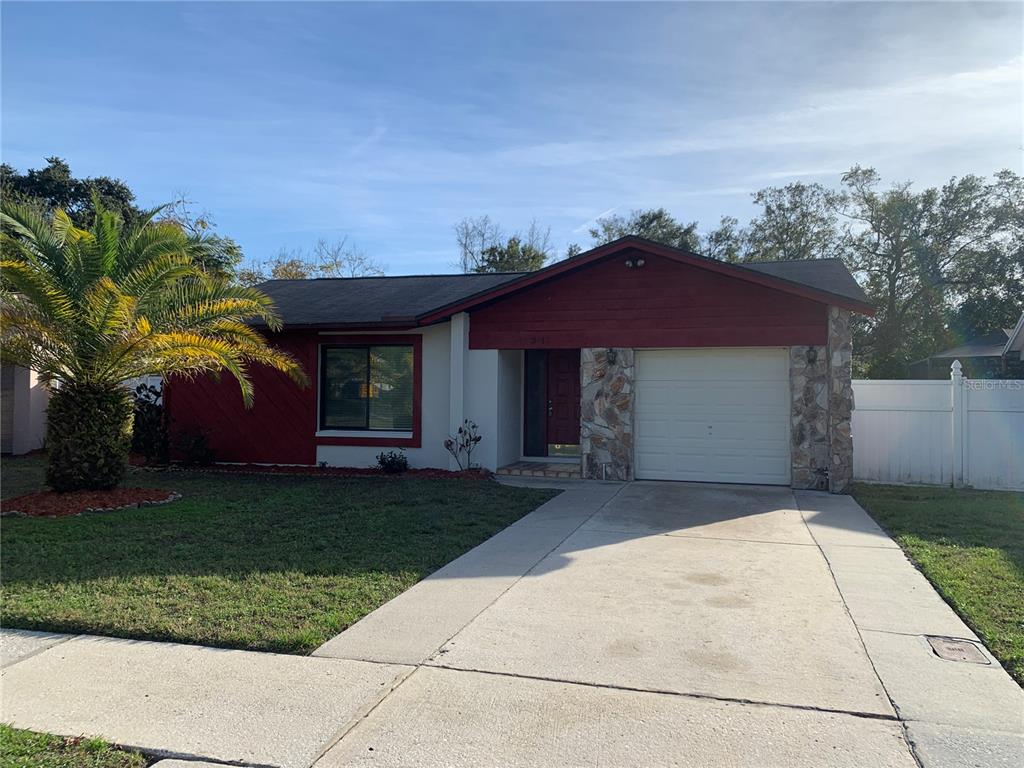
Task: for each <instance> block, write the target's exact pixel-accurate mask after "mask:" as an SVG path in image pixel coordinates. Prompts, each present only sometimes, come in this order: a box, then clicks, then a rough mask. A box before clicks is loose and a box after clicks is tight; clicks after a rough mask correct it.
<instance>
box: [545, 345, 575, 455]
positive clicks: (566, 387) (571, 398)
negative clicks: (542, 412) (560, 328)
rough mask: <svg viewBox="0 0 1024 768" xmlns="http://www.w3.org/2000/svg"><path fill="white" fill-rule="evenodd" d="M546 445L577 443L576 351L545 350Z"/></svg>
mask: <svg viewBox="0 0 1024 768" xmlns="http://www.w3.org/2000/svg"><path fill="white" fill-rule="evenodd" d="M547 389H548V392H547V395H548V402H547V406H548V421H547V432H548V439H547V442H548V444H549V445H552V444H562V445H578V444H579V442H580V351H579V350H578V349H552V350H548V387H547Z"/></svg>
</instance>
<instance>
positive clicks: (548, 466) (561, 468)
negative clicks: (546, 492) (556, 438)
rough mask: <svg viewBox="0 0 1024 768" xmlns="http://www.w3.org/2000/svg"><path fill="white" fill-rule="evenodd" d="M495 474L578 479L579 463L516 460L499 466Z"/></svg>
mask: <svg viewBox="0 0 1024 768" xmlns="http://www.w3.org/2000/svg"><path fill="white" fill-rule="evenodd" d="M497 474H499V475H505V476H507V477H546V478H551V479H553V480H579V479H580V467H579V464H577V463H575V462H573V463H569V462H555V461H517V462H516V463H515V464H509V465H508V466H505V467H499V468H498V471H497Z"/></svg>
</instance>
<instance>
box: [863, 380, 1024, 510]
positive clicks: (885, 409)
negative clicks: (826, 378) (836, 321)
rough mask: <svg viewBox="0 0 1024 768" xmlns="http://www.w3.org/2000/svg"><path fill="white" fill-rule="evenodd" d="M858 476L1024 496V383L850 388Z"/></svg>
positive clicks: (955, 382)
mask: <svg viewBox="0 0 1024 768" xmlns="http://www.w3.org/2000/svg"><path fill="white" fill-rule="evenodd" d="M853 398H854V410H853V425H852V428H853V475H854V477H855V478H856V479H858V480H867V481H869V482H880V483H926V484H933V485H955V486H972V487H974V488H987V489H998V490H1022V491H1024V381H1018V380H996V379H965V378H964V377H963V376H962V375H961V373H960V363H959V362H954V363H953V366H952V372H951V375H950V380H949V381H888V380H886V381H874V380H870V379H854V381H853Z"/></svg>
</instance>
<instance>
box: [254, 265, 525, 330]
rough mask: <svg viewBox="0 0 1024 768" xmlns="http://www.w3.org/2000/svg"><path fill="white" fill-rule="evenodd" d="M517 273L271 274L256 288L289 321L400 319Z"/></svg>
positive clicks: (335, 322)
mask: <svg viewBox="0 0 1024 768" xmlns="http://www.w3.org/2000/svg"><path fill="white" fill-rule="evenodd" d="M521 274H522V273H519V272H513V273H502V274H483V275H475V274H474V275H409V276H404V275H403V276H397V277H350V278H320V279H316V280H270V281H268V282H266V283H263V284H261V285H259V286H258V288H259V289H260V290H261V291H263V292H264V293H266V294H267V295H268V296H270V298H272V299H273V300H274V304H275V305H276V306H277V311H278V313H280V315H281V318H282V319H283V320H284V322H285V325H287V326H331V325H347V324H352V325H367V324H375V323H387V322H394V323H396V324H398V323H400V321H402V320H403V319H404V320H406V321H409V320H411V319H413V318H415V317H417V316H418V315H422V314H424V313H425V312H428V311H430V310H432V309H437V308H438V307H443V306H446V305H448V304H451V303H453V302H456V301H460V300H462V299H466V298H469V297H470V296H473V295H475V294H477V293H480V292H481V291H486V290H489V289H491V288H494V287H495V286H498V285H501V284H502V283H507V282H508V281H509V280H514V279H515V278H517V277H519V276H520V275H521Z"/></svg>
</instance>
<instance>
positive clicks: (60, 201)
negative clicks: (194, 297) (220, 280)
mask: <svg viewBox="0 0 1024 768" xmlns="http://www.w3.org/2000/svg"><path fill="white" fill-rule="evenodd" d="M0 188H2V194H3V198H4V200H12V201H20V202H23V203H25V204H28V205H36V206H38V208H39V209H40V210H41V211H42V212H52V211H55V210H58V209H59V210H62V211H64V212H65V213H66V214H67V215H68V217H69V218H70V219H71V222H72V224H74V225H75V226H76V227H79V228H85V229H88V228H89V227H90V226H92V223H93V220H94V218H95V216H96V206H95V204H94V201H97V200H98V201H99V203H100V205H102V207H103V208H104V210H107V211H112V212H114V213H116V214H118V215H119V216H120V217H121V219H122V220H123V221H124V222H125V223H126V224H128V225H131V224H132V223H133V222H135V221H136V220H137V219H139V218H141V217H142V216H143V215H144V214H145V212H144V211H142V210H141V209H139V208H138V207H136V205H135V194H134V193H133V192H132V191H131V189H130V188H129V187H128V185H127V184H125V183H124V182H123V181H121V180H120V179H112V178H109V177H107V176H97V177H94V178H83V179H77V178H75V177H74V176H73V175H72V173H71V167H70V166H69V165H68V163H67V162H66V161H64V160H62V159H61V158H59V157H48V158H46V167H45V168H42V169H39V170H35V169H31V168H30V169H29V170H28V171H26V172H25V173H20V172H18V171H17V170H15V169H14V168H12V167H11V166H10V165H7V164H6V163H5V164H3V165H2V166H0ZM194 205H195V204H194V203H193V202H191V201H189V200H187V199H186V198H185V196H184V195H179V197H178V199H177V200H175V201H174V202H173V203H170V204H168V205H166V206H163V207H162V208H160V209H159V217H160V219H161V220H168V221H174V222H176V223H177V224H179V225H180V226H181V228H182V229H184V230H185V232H186V233H187V234H189V235H191V236H192V237H194V238H200V239H202V240H204V242H205V246H204V247H203V248H202V249H201V251H200V252H199V253H198V254H197V255H196V258H197V259H199V261H198V262H197V263H198V264H199V266H200V267H202V268H203V269H204V270H205V271H207V272H213V273H216V274H219V275H233V274H234V270H235V268H236V267H237V266H238V264H239V262H240V261H241V260H242V249H241V247H240V246H239V245H238V243H236V242H235V241H234V240H232V239H231V238H230V237H225V236H223V235H218V234H217V233H216V232H215V231H214V230H215V222H214V220H213V217H212V216H211V215H210V214H209V213H208V212H206V211H203V212H199V213H197V212H196V211H195V209H194Z"/></svg>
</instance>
